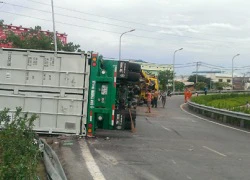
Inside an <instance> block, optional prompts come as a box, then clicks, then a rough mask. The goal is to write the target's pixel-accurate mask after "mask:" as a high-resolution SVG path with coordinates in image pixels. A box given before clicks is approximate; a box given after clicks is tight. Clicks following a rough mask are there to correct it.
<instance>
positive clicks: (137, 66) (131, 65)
mask: <svg viewBox="0 0 250 180" xmlns="http://www.w3.org/2000/svg"><path fill="white" fill-rule="evenodd" d="M128 70H129V71H131V72H137V73H140V72H141V65H140V64H136V63H129V64H128Z"/></svg>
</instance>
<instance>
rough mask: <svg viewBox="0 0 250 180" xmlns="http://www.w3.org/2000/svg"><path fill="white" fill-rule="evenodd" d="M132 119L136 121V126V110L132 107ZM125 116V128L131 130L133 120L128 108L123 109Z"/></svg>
mask: <svg viewBox="0 0 250 180" xmlns="http://www.w3.org/2000/svg"><path fill="white" fill-rule="evenodd" d="M130 112H131V116H132V120H133V122H134V127H135V126H136V110H134V109H130ZM123 117H124V118H125V121H124V129H126V130H131V120H130V114H129V111H128V110H124V111H123Z"/></svg>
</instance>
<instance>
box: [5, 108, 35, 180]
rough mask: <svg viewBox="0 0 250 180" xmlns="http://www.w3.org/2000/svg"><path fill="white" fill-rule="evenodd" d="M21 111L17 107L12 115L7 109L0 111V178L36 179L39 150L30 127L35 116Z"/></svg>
mask: <svg viewBox="0 0 250 180" xmlns="http://www.w3.org/2000/svg"><path fill="white" fill-rule="evenodd" d="M21 111H22V109H21V108H17V110H16V112H15V113H14V114H13V117H11V116H9V115H10V112H9V110H8V109H5V110H4V111H2V112H0V124H1V126H2V127H4V128H3V129H2V130H1V131H0V180H5V179H27V180H30V179H36V174H37V166H38V164H39V161H40V152H39V148H38V144H37V143H36V142H35V138H36V137H35V133H34V131H33V130H32V129H33V122H34V120H35V119H36V118H37V117H36V115H32V116H31V117H29V116H28V114H27V113H25V114H23V113H21Z"/></svg>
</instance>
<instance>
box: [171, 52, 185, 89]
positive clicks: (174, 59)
mask: <svg viewBox="0 0 250 180" xmlns="http://www.w3.org/2000/svg"><path fill="white" fill-rule="evenodd" d="M182 49H183V48H180V49H177V50H175V52H174V57H173V93H174V92H175V82H174V71H175V53H176V52H177V51H181V50H182Z"/></svg>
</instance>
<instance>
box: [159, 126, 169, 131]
mask: <svg viewBox="0 0 250 180" xmlns="http://www.w3.org/2000/svg"><path fill="white" fill-rule="evenodd" d="M161 127H162V128H163V129H165V130H167V131H171V130H170V129H168V128H166V127H165V126H161Z"/></svg>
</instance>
